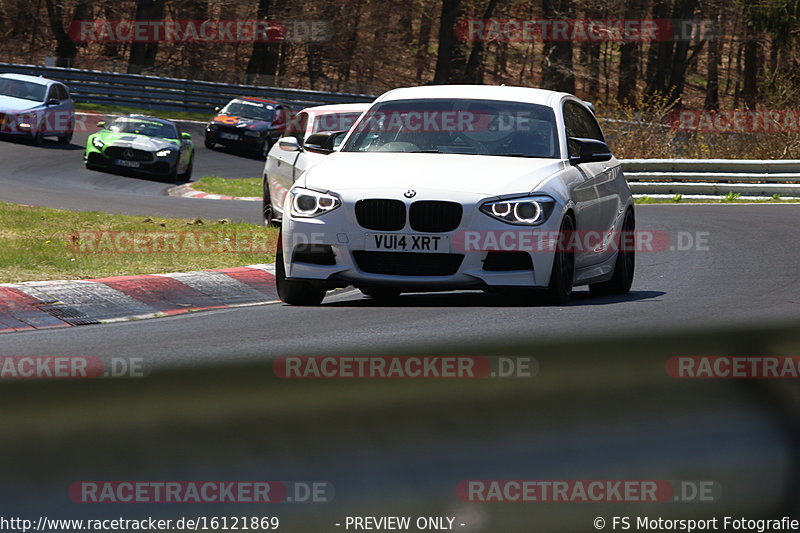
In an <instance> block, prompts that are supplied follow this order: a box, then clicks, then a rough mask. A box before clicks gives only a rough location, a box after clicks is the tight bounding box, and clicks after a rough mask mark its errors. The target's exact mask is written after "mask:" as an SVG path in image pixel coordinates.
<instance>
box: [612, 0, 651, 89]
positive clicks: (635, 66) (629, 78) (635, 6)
mask: <svg viewBox="0 0 800 533" xmlns="http://www.w3.org/2000/svg"><path fill="white" fill-rule="evenodd" d="M644 11H645V3H644V1H643V0H628V1H627V3H626V6H625V15H624V17H625V19H626V20H633V19H635V18H636V17H641V15H642V13H644ZM639 49H640V44H639V43H638V42H636V41H633V40H631V41H625V42H624V43H622V46H621V47H620V51H619V85H618V86H617V102H618V103H619V104H620V105H633V104H635V103H636V99H637V91H636V82H637V81H638V80H639Z"/></svg>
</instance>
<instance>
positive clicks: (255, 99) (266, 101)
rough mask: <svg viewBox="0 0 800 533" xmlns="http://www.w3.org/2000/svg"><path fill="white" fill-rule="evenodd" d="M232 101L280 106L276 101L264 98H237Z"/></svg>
mask: <svg viewBox="0 0 800 533" xmlns="http://www.w3.org/2000/svg"><path fill="white" fill-rule="evenodd" d="M232 100H252V101H253V102H262V103H265V104H280V102H278V101H277V100H268V99H266V98H256V97H255V96H237V97H236V98H232Z"/></svg>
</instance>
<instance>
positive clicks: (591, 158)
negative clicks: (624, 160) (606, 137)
mask: <svg viewBox="0 0 800 533" xmlns="http://www.w3.org/2000/svg"><path fill="white" fill-rule="evenodd" d="M567 140H568V141H569V142H570V143H574V144H577V145H578V155H577V156H570V158H569V162H570V163H571V164H573V165H580V164H581V163H600V162H602V161H609V160H610V159H611V158H612V157H614V156H613V155H611V149H610V148H609V147H608V145H607V144H606V143H604V142H603V141H598V140H596V139H583V138H580V137H570V138H569V139H567Z"/></svg>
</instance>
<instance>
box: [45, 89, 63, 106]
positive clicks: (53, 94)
mask: <svg viewBox="0 0 800 533" xmlns="http://www.w3.org/2000/svg"><path fill="white" fill-rule="evenodd" d="M51 98H56V99H58V100H61V98H59V95H58V85H51V86H50V89H48V91H47V98H45V99H44V101H45V102H47V101H48V100H50V99H51Z"/></svg>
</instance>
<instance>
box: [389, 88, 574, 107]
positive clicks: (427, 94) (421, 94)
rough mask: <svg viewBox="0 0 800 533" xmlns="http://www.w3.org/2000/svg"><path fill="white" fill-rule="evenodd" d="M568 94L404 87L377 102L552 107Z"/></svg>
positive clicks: (390, 92) (499, 89) (510, 90)
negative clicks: (432, 101)
mask: <svg viewBox="0 0 800 533" xmlns="http://www.w3.org/2000/svg"><path fill="white" fill-rule="evenodd" d="M564 96H571V95H569V94H567V93H560V92H556V91H548V90H545V89H534V88H532V87H514V86H509V85H429V86H424V87H404V88H401V89H393V90H391V91H389V92H387V93H384V94H383V95H381V96H380V97H378V100H376V102H378V101H380V102H388V101H394V100H411V99H425V98H431V99H437V98H442V99H449V100H454V99H462V98H464V99H475V100H504V101H512V102H526V103H530V104H540V105H547V106H549V105H552V103H553V102H554V101H559V100H561V98H562V97H564Z"/></svg>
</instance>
